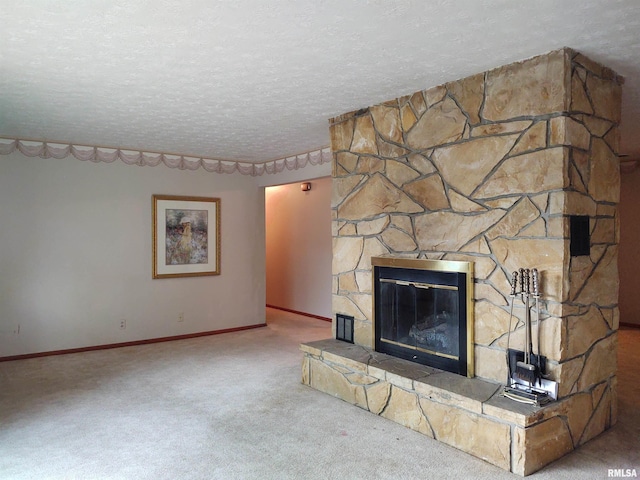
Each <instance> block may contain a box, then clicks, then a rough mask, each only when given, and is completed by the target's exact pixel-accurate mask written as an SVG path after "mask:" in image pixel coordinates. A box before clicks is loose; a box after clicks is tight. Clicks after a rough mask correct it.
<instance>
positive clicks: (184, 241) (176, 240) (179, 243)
mask: <svg viewBox="0 0 640 480" xmlns="http://www.w3.org/2000/svg"><path fill="white" fill-rule="evenodd" d="M208 213H209V212H207V211H206V210H180V209H178V210H174V209H167V210H166V219H165V226H166V229H167V231H166V235H165V243H166V254H165V257H166V262H167V265H185V264H188V263H207V258H208V257H207V235H208V231H207V228H208V225H209V217H208Z"/></svg>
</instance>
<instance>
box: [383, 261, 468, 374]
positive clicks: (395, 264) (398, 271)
mask: <svg viewBox="0 0 640 480" xmlns="http://www.w3.org/2000/svg"><path fill="white" fill-rule="evenodd" d="M371 268H372V277H373V307H374V308H373V338H374V341H375V350H376V351H377V352H381V353H386V354H388V355H392V356H395V357H399V358H404V359H406V360H410V361H413V362H417V363H420V364H424V365H429V366H432V367H434V368H438V369H441V370H446V371H449V372H453V373H457V374H459V375H464V376H467V377H473V376H474V352H473V349H474V339H473V328H474V327H473V318H474V314H473V262H461V261H449V260H427V259H407V258H395V257H372V258H371ZM381 276H382V277H383V278H384V279H386V280H389V279H397V280H399V281H400V282H401V283H408V284H409V285H411V284H412V282H415V283H416V284H417V283H419V282H423V281H425V280H426V281H428V282H429V283H431V284H433V285H434V286H437V285H443V286H448V287H449V286H455V287H456V288H457V289H458V294H459V295H458V312H459V315H460V316H461V317H463V316H464V319H465V322H464V325H462V324H461V326H460V330H459V331H458V337H459V352H458V356H457V357H455V358H452V357H451V356H447V355H443V354H437V353H433V352H428V351H425V350H421V349H413V348H409V347H406V346H403V345H399V344H394V343H389V342H383V341H381V340H380V337H381V331H380V330H381V326H380V323H381V322H380V321H379V319H378V318H377V317H378V314H379V311H380V304H379V302H380V301H381V300H380V299H381V298H382V296H381V293H380V291H381V290H380V289H381V286H380V285H381V281H380V278H381ZM436 288H437V287H436Z"/></svg>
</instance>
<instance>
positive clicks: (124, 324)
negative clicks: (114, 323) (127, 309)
mask: <svg viewBox="0 0 640 480" xmlns="http://www.w3.org/2000/svg"><path fill="white" fill-rule="evenodd" d="M126 329H127V321H126V320H120V330H126Z"/></svg>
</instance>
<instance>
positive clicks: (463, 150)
mask: <svg viewBox="0 0 640 480" xmlns="http://www.w3.org/2000/svg"><path fill="white" fill-rule="evenodd" d="M621 84H622V79H621V78H620V77H618V76H617V75H616V74H615V73H614V72H612V71H611V70H609V69H607V68H605V67H602V66H600V65H598V64H596V63H594V62H592V61H590V60H589V59H587V58H586V57H584V56H583V55H581V54H579V53H577V52H575V51H573V50H571V49H568V48H565V49H561V50H558V51H554V52H551V53H549V54H546V55H542V56H539V57H535V58H532V59H529V60H526V61H523V62H519V63H515V64H512V65H508V66H505V67H501V68H498V69H495V70H492V71H489V72H485V73H481V74H478V75H474V76H471V77H468V78H465V79H463V80H459V81H455V82H450V83H447V84H445V85H442V86H439V87H435V88H431V89H428V90H424V91H419V92H416V93H414V94H413V95H409V96H404V97H400V98H397V99H395V100H391V101H388V102H385V103H382V104H379V105H375V106H372V107H369V108H366V109H362V110H359V111H357V112H351V113H347V114H344V115H341V116H339V117H336V118H333V119H331V121H330V132H331V144H332V150H333V155H334V162H333V197H332V214H333V314H334V316H335V314H337V313H343V314H347V315H352V316H353V317H354V318H355V325H356V326H355V343H356V344H358V345H362V346H366V347H372V346H373V338H372V335H373V332H372V313H373V312H372V297H371V286H372V280H371V264H370V258H371V257H372V256H380V255H392V256H397V257H407V258H433V259H446V260H465V261H473V262H474V263H475V276H476V278H475V286H474V288H475V330H474V334H475V364H476V375H477V376H479V377H481V378H484V379H487V380H490V381H494V382H501V383H504V381H505V380H506V377H507V369H506V361H505V347H506V335H507V331H508V322H509V307H508V302H509V297H508V293H509V279H510V272H512V271H513V270H516V269H518V268H519V267H525V268H533V267H536V268H538V269H539V270H540V272H541V289H542V297H543V302H542V303H543V305H542V312H541V318H542V322H541V339H542V340H541V351H542V354H543V355H545V356H547V358H548V360H549V362H548V363H549V369H550V371H551V375H552V377H553V378H554V379H555V380H556V381H557V382H558V384H559V396H560V397H561V398H563V397H569V396H571V397H572V400H571V402H572V403H573V405H572V406H571V408H574V407H575V408H576V409H580V410H583V411H585V412H587V413H585V416H586V419H585V420H584V422H582V420H581V421H580V422H582V423H584V424H582V423H581V426H580V427H577V428H576V429H572V435H573V436H574V444H578V443H580V442H581V441H582V440H581V438H582V431H583V430H584V425H586V422H587V421H589V422H597V423H598V424H599V425H600V426H601V427H602V428H596V429H595V430H599V431H602V430H604V429H605V428H608V427H609V426H610V425H612V424H613V423H614V422H615V418H616V407H615V406H616V399H615V391H616V388H615V386H616V376H615V375H616V350H617V343H616V342H617V328H618V320H619V314H618V306H617V303H618V272H617V253H618V238H619V226H618V221H617V202H618V199H619V190H620V179H619V169H618V161H617V152H618V141H619V134H618V124H619V122H620V105H621ZM570 215H588V216H589V217H590V228H591V254H590V255H589V256H581V257H571V256H570V255H569V216H570ZM515 314H516V316H517V317H518V318H519V319H520V321H519V322H518V324H517V325H515V323H516V322H515V321H514V325H513V332H512V334H511V341H512V345H515V346H518V347H519V348H522V344H523V340H524V338H523V330H524V329H523V328H522V327H523V322H522V319H523V317H524V308H523V307H522V304H521V303H516V309H515ZM334 327H335V321H334ZM591 436H593V435H591Z"/></svg>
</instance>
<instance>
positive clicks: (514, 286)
mask: <svg viewBox="0 0 640 480" xmlns="http://www.w3.org/2000/svg"><path fill="white" fill-rule="evenodd" d="M517 290H518V272H517V271H516V270H514V271H513V273H512V274H511V293H510V294H509V296H510V297H511V307H510V309H509V328H508V329H507V385H509V384H510V383H511V358H510V357H511V356H510V348H509V347H510V346H511V324H512V323H513V305H514V304H515V303H516V291H517Z"/></svg>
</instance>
